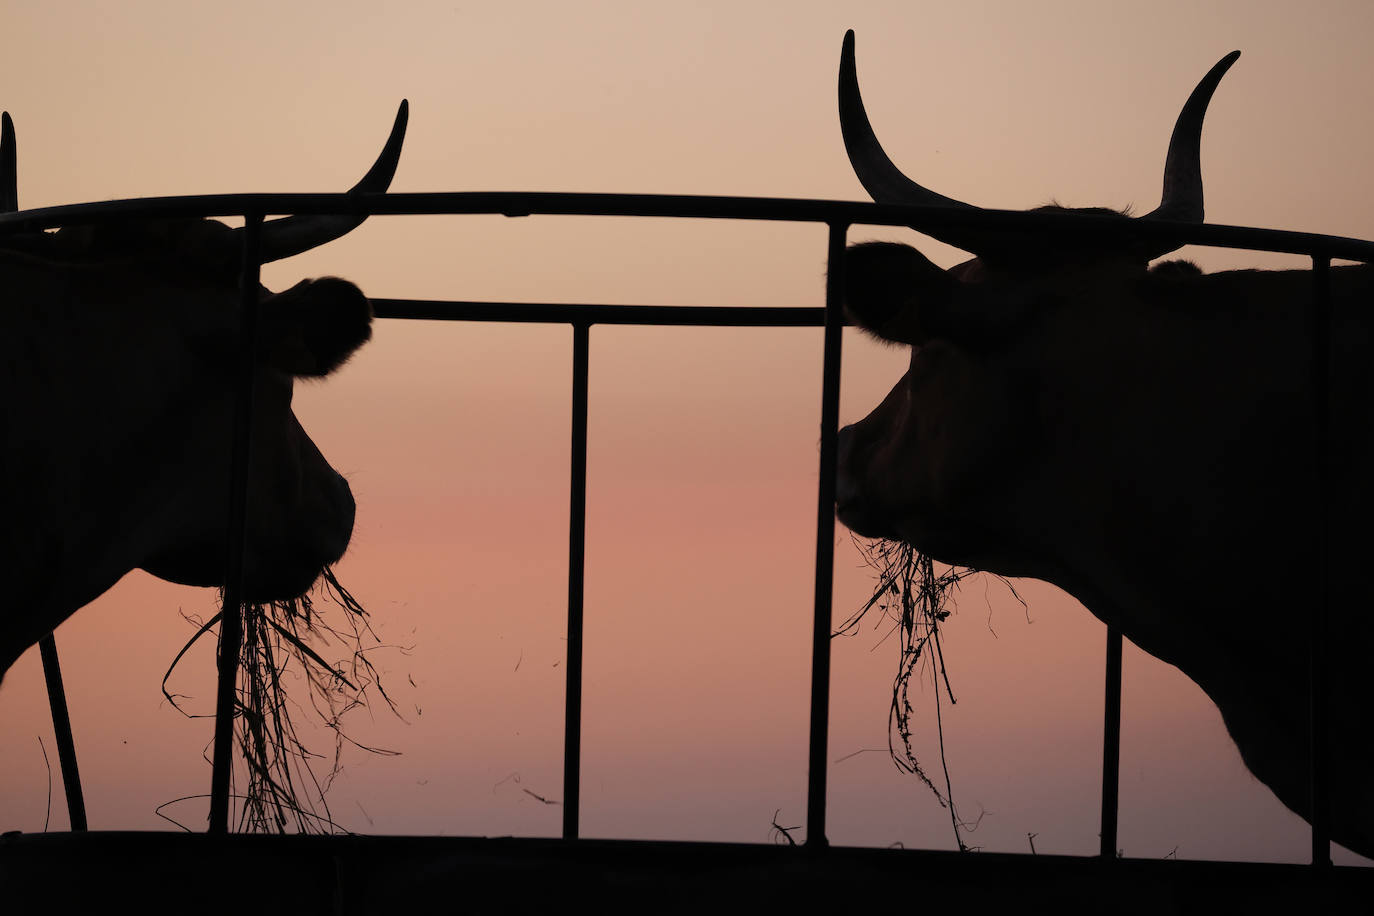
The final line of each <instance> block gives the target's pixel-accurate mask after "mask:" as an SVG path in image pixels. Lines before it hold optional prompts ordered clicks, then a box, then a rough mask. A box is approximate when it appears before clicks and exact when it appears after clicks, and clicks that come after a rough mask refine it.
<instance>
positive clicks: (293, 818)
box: [159, 568, 399, 834]
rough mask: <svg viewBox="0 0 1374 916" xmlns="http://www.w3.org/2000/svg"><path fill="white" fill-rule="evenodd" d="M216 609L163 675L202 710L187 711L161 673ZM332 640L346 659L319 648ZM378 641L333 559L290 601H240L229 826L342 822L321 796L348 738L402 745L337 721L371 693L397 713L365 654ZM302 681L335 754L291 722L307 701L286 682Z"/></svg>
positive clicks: (259, 829) (368, 702) (293, 827)
mask: <svg viewBox="0 0 1374 916" xmlns="http://www.w3.org/2000/svg"><path fill="white" fill-rule="evenodd" d="M321 595H322V596H323V597H325V598H327V599H328V600H329V602H330V603H331V604H333V605H335V606H337V607H338V608H340V609H342V611H343V615H342V619H341V620H340V621H337V622H331V621H330V620H328V619H326V617H325V615H324V614H321V613H320V609H319V607H318V606H317V600H318V597H319V596H321ZM221 618H222V615H221V614H216V615H215V616H214V617H212V618H211V619H210V620H208V621H206V622H205V623H204V624H202V625H201V626H200V627H199V628H198V629H197V630H196V633H195V635H193V636H192V637H191V638H190V640H188V641H187V643H186V645H185V646H183V647H182V649H181V651H180V652H178V653H177V656H176V658H175V659H173V661H172V664H171V666H170V667H169V668H168V669H167V673H166V674H165V675H164V676H163V679H162V692H163V695H164V696H165V697H167V699H168V700H169V701H170V702H171V703H172V705H173V706H175V707H176V708H177V709H178V710H179V711H181V712H182V713H183V714H185V715H187V716H189V717H192V718H197V717H199V716H197V715H195V714H192V713H189V712H187V711H186V710H185V709H184V708H183V707H182V706H181V705H180V704H179V703H178V702H177V701H178V698H177V697H176V696H173V695H172V694H171V693H170V692H169V691H168V689H167V680H168V678H170V677H171V675H172V671H173V670H174V669H175V668H176V666H177V663H178V662H180V661H181V659H182V657H183V656H184V655H185V654H186V652H187V651H188V650H189V649H190V648H191V646H193V645H194V644H195V643H196V642H197V641H198V640H199V639H200V638H201V637H202V636H204V635H205V634H206V633H208V632H211V631H212V630H213V629H214V627H215V624H217V623H219V622H220V620H221ZM312 644H314V645H315V646H317V647H318V651H317V649H316V648H312V647H311V645H312ZM336 645H337V646H342V647H343V649H344V651H346V652H347V653H348V654H347V656H346V657H345V658H344V659H343V660H342V661H339V662H337V663H334V664H330V663H329V662H327V661H325V659H324V657H323V656H322V655H321V652H324V651H329V650H330V648H331V647H334V646H336ZM378 648H382V643H381V640H380V639H378V638H377V635H376V633H374V632H373V630H372V625H371V622H370V621H369V620H368V614H367V611H366V610H364V609H363V607H362V605H361V604H359V603H358V601H357V599H355V598H354V597H353V595H351V594H350V593H349V592H348V590H347V589H346V588H344V587H343V586H342V585H341V584H340V583H339V580H338V578H336V577H335V575H334V572H333V570H332V569H329V568H326V569H325V570H324V572H323V573H322V574H321V576H320V581H319V583H318V584H317V593H316V598H312V597H311V596H310V595H309V594H307V595H303V596H302V597H300V598H296V599H293V600H290V601H273V602H269V603H266V604H251V605H247V606H245V607H244V613H243V640H242V648H241V650H240V655H239V680H238V685H237V697H236V701H235V705H234V718H235V727H234V736H235V743H236V745H237V748H238V751H239V754H240V756H241V758H242V760H243V762H244V765H245V768H246V773H247V776H246V785H244V786H243V787H242V789H241V791H235V790H234V789H231V792H232V793H233V796H234V798H235V799H237V800H238V801H239V802H240V805H239V808H238V814H237V822H236V823H235V824H234V826H233V829H234V830H236V831H238V832H243V833H325V834H329V833H343V832H347V831H345V830H344V829H343V828H341V827H340V826H339V825H338V824H336V823H335V822H334V821H333V819H332V818H331V817H330V813H329V804H328V802H327V801H326V800H325V794H326V793H327V792H328V791H329V787H330V785H331V784H332V782H333V780H334V778H335V777H336V776H337V775H338V774H339V773H340V772H341V768H342V766H341V760H342V753H343V749H344V747H345V745H353V746H355V747H358V748H360V749H362V750H364V751H367V752H369V753H373V754H382V755H387V756H394V755H395V754H396V753H398V752H396V751H390V750H385V749H382V748H377V747H370V746H367V745H364V744H361V743H359V742H357V741H355V740H353V739H352V738H351V737H349V735H348V733H347V732H346V731H345V730H344V728H343V719H344V717H345V716H346V715H348V714H349V713H350V712H352V711H353V710H355V709H359V708H367V707H371V706H372V705H373V702H374V700H376V699H380V700H381V702H382V703H383V704H385V706H386V707H387V708H388V709H390V710H391V712H392V713H393V714H396V715H398V716H399V713H398V712H397V708H396V704H395V703H394V702H393V701H392V699H391V697H390V696H388V695H387V692H386V690H385V688H384V687H383V686H382V678H381V674H380V672H379V671H378V670H377V668H376V667H375V666H374V665H373V663H372V661H371V660H370V659H369V658H368V654H369V653H370V652H372V651H374V650H376V649H378ZM302 681H303V682H304V685H305V690H304V692H305V698H304V702H305V703H307V704H308V706H309V710H310V713H311V715H312V716H313V718H315V719H316V720H318V721H319V722H320V723H321V724H322V725H323V726H324V727H325V728H327V729H329V730H330V731H332V732H333V736H334V747H333V752H332V754H329V755H324V754H320V753H317V752H315V751H312V750H311V749H310V748H309V747H307V746H306V744H305V742H304V740H303V739H302V738H301V736H300V735H299V734H298V732H297V730H296V726H295V722H294V720H293V712H294V711H303V710H304V708H305V707H304V706H302V698H300V697H293V696H292V695H291V693H290V691H289V690H288V682H290V683H295V684H299V683H301V682H302ZM322 760H329V761H330V762H329V765H328V770H327V771H326V772H317V770H316V762H317V761H322ZM234 778H235V779H237V778H238V777H237V776H235V777H234ZM181 800H182V799H177V801H181ZM169 804H171V803H169ZM164 807H165V806H164ZM159 814H161V811H159ZM163 816H164V817H165V815H163ZM169 819H170V818H169Z"/></svg>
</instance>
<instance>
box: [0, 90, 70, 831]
mask: <svg viewBox="0 0 1374 916" xmlns="http://www.w3.org/2000/svg"><path fill="white" fill-rule="evenodd" d="M18 209H19V146H18V144H17V142H16V141H15V137H14V121H12V120H11V119H10V113H9V112H8V111H6V112H0V213H13V212H14V211H16V210H18ZM38 651H39V654H40V655H41V656H42V658H43V679H44V680H45V681H46V682H47V685H48V708H49V709H51V710H52V730H53V736H54V737H55V738H56V739H57V760H58V766H59V767H60V768H61V770H62V788H63V790H64V791H65V792H66V795H67V822H68V823H69V824H71V829H72V830H74V831H75V830H85V829H86V799H85V797H84V796H83V795H82V793H81V773H80V772H79V771H78V770H77V767H76V741H75V740H74V739H73V738H72V720H71V716H70V715H68V713H67V691H66V690H65V689H64V688H63V686H62V666H61V665H60V664H58V660H57V639H56V638H55V637H54V636H53V634H51V633H48V634H47V635H45V636H44V637H43V638H42V639H40V640H38Z"/></svg>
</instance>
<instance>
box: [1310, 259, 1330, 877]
mask: <svg viewBox="0 0 1374 916" xmlns="http://www.w3.org/2000/svg"><path fill="white" fill-rule="evenodd" d="M1312 282H1313V290H1312V294H1313V322H1312V323H1313V341H1312V346H1313V351H1312V352H1313V361H1312V363H1313V372H1314V373H1315V377H1314V378H1313V383H1314V384H1313V387H1314V389H1315V396H1316V405H1315V406H1316V413H1317V441H1316V453H1317V454H1316V458H1317V507H1316V508H1317V531H1316V537H1315V538H1314V540H1315V542H1316V545H1317V569H1316V572H1317V582H1316V586H1317V588H1316V594H1317V596H1318V597H1317V607H1316V608H1315V609H1314V612H1313V614H1312V622H1311V626H1310V628H1309V631H1310V638H1311V651H1310V654H1309V658H1308V664H1309V669H1308V676H1309V688H1308V696H1309V698H1310V702H1311V706H1310V712H1311V718H1312V729H1311V735H1310V740H1311V761H1312V773H1311V777H1312V795H1311V798H1312V811H1311V823H1312V865H1313V866H1314V867H1318V868H1320V867H1324V866H1329V865H1330V864H1331V785H1330V781H1329V778H1330V770H1331V745H1330V734H1331V731H1330V729H1331V722H1330V715H1329V712H1330V706H1329V696H1330V679H1329V677H1328V674H1327V666H1328V662H1329V658H1328V657H1329V655H1330V641H1329V640H1330V629H1329V627H1330V623H1329V618H1330V606H1331V556H1330V554H1331V463H1330V462H1331V329H1332V321H1331V259H1330V258H1329V257H1326V256H1313V258H1312Z"/></svg>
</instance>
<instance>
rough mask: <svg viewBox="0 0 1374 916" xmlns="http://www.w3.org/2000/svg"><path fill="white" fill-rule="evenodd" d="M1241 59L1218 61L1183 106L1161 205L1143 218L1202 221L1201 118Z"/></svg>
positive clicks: (1166, 166)
mask: <svg viewBox="0 0 1374 916" xmlns="http://www.w3.org/2000/svg"><path fill="white" fill-rule="evenodd" d="M1238 57H1240V52H1239V51H1232V52H1231V53H1230V54H1227V55H1226V56H1225V57H1223V58H1222V59H1221V60H1219V61H1217V62H1216V64H1215V65H1214V66H1213V67H1212V69H1211V70H1208V71H1207V75H1206V76H1204V77H1203V78H1202V80H1201V82H1199V83H1198V84H1197V88H1195V89H1194V90H1193V94H1192V95H1190V96H1188V101H1187V102H1185V103H1184V104H1183V110H1182V111H1180V112H1179V113H1178V120H1177V121H1176V122H1175V123H1174V132H1173V135H1172V136H1171V137H1170V138H1169V153H1168V155H1167V156H1166V157H1165V158H1164V192H1163V194H1162V195H1161V197H1160V201H1159V206H1158V207H1156V208H1155V209H1154V210H1151V211H1150V212H1149V213H1146V214H1145V215H1144V216H1142V217H1141V219H1167V220H1175V221H1177V222H1181V223H1200V222H1202V220H1203V207H1202V119H1203V117H1204V116H1205V115H1206V114H1207V105H1208V103H1209V102H1211V101H1212V93H1214V92H1216V89H1217V84H1219V83H1220V82H1221V78H1222V77H1223V76H1225V75H1226V71H1227V70H1229V69H1231V65H1232V64H1234V63H1235V62H1236V59H1237V58H1238ZM1177 247H1178V246H1177V245H1175V246H1174V247H1173V248H1167V249H1165V250H1164V251H1160V252H1158V253H1156V254H1153V255H1152V256H1153V257H1159V256H1160V255H1163V254H1168V253H1169V252H1170V251H1173V250H1174V249H1175V248H1177Z"/></svg>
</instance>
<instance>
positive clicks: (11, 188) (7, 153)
mask: <svg viewBox="0 0 1374 916" xmlns="http://www.w3.org/2000/svg"><path fill="white" fill-rule="evenodd" d="M18 209H19V172H18V169H17V167H16V159H15V144H14V122H13V121H11V120H10V113H9V112H8V111H6V112H4V113H2V114H0V213H13V212H14V211H15V210H18Z"/></svg>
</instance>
